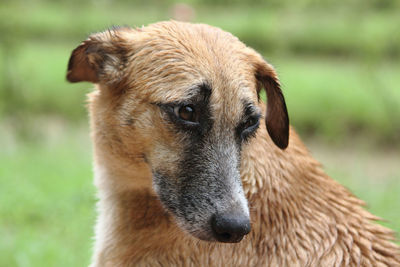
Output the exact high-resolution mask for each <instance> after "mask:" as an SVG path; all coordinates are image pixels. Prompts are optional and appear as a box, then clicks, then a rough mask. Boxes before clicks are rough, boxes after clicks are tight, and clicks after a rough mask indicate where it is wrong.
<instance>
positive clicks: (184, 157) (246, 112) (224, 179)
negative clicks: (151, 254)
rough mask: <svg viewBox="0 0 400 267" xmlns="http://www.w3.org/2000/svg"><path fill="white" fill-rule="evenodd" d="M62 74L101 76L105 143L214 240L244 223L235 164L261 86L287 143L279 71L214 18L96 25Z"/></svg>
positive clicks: (277, 137)
mask: <svg viewBox="0 0 400 267" xmlns="http://www.w3.org/2000/svg"><path fill="white" fill-rule="evenodd" d="M67 79H68V80H69V81H71V82H80V81H88V82H92V83H95V84H97V85H98V88H99V90H98V94H97V95H96V97H95V98H94V99H93V100H92V101H93V102H95V103H92V104H93V105H96V106H97V108H96V109H95V110H94V111H93V110H92V116H94V117H96V118H97V123H96V126H95V127H98V128H101V129H96V130H97V131H98V132H100V133H101V134H102V139H103V142H105V143H108V144H109V147H110V148H112V149H111V151H113V152H111V153H119V154H123V155H132V154H138V153H140V154H142V155H143V157H144V158H145V161H146V162H147V164H148V166H149V168H150V169H151V172H152V176H153V178H152V179H153V181H152V183H153V188H154V190H155V191H156V193H157V195H158V196H159V198H160V200H161V203H162V204H163V206H164V207H165V208H166V209H167V210H169V211H170V213H171V214H172V215H173V216H174V217H175V218H176V221H177V222H178V224H179V225H180V226H181V227H182V228H183V229H185V230H187V231H188V232H190V233H191V234H193V235H194V236H196V237H198V238H200V239H203V240H208V241H220V242H238V241H240V240H241V239H242V238H243V236H244V235H246V234H247V233H248V232H249V231H250V220H249V208H248V204H247V201H246V198H245V195H244V192H243V188H242V184H241V178H240V171H239V170H240V164H241V151H242V148H243V147H244V146H246V143H248V142H251V140H252V138H253V137H254V135H255V133H256V131H257V128H258V127H259V124H260V123H261V122H260V120H261V118H262V117H263V115H262V114H261V108H260V107H259V101H260V98H259V93H260V90H261V89H262V88H264V89H265V91H266V95H267V112H266V116H265V123H266V126H267V130H268V133H269V135H270V137H271V139H272V141H273V142H274V143H275V144H276V146H278V147H279V148H281V149H284V148H286V147H287V145H288V135H289V122H288V114H287V111H286V105H285V101H284V98H283V95H282V92H281V89H280V85H279V81H278V78H277V75H276V73H275V71H274V69H273V68H272V66H271V65H269V64H268V63H266V62H265V61H264V60H263V59H262V57H261V56H260V55H259V54H258V53H256V52H255V51H254V50H252V49H251V48H248V47H246V46H245V45H244V44H242V43H241V42H240V41H239V40H238V39H237V38H236V37H234V36H232V35H231V34H229V33H227V32H224V31H222V30H220V29H217V28H214V27H210V26H207V25H201V24H188V23H179V22H173V21H171V22H162V23H157V24H153V25H150V26H148V27H144V28H139V29H130V28H119V29H113V30H109V31H106V32H103V33H98V34H93V35H92V36H90V37H89V39H88V40H86V41H84V42H83V43H82V44H81V45H80V46H78V47H77V48H76V49H75V50H74V51H73V52H72V55H71V58H70V61H69V65H68V74H67ZM126 158H127V160H129V156H126Z"/></svg>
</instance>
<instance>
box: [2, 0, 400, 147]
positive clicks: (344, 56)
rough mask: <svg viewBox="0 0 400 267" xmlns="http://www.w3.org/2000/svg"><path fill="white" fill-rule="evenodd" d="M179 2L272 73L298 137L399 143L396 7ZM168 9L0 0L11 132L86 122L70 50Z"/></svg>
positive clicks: (387, 1)
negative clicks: (30, 122) (54, 119)
mask: <svg viewBox="0 0 400 267" xmlns="http://www.w3.org/2000/svg"><path fill="white" fill-rule="evenodd" d="M179 2H184V3H187V4H189V5H191V6H192V7H193V8H194V10H195V12H196V16H195V19H194V21H195V22H203V23H208V24H211V25H215V26H218V27H221V28H223V29H224V30H227V31H230V32H232V33H233V34H234V35H236V36H238V37H239V38H240V39H241V40H242V41H243V42H245V43H246V44H248V45H249V46H251V47H254V48H255V49H256V50H258V51H260V52H261V53H263V55H264V56H265V57H266V58H267V59H268V60H269V61H270V62H271V63H272V64H273V65H275V66H276V67H277V70H278V73H279V74H280V77H281V79H282V83H283V88H284V92H285V96H286V99H287V102H288V108H289V112H290V115H291V121H292V123H293V124H294V125H295V127H296V128H297V129H299V130H300V131H301V132H302V133H308V134H312V133H316V134H319V135H323V136H325V137H327V138H330V139H336V138H337V137H340V136H344V137H345V136H348V135H349V134H350V135H351V134H354V133H356V132H358V133H361V134H366V135H368V136H372V137H375V139H378V140H380V141H382V140H383V141H385V142H387V143H390V144H392V142H393V141H400V135H399V134H398V132H399V131H400V93H399V91H400V86H399V84H400V77H399V75H398V73H400V64H399V59H400V31H399V28H400V16H399V15H398V14H399V11H400V2H399V1H397V0H379V1H378V0H349V1H346V2H341V1H336V0H335V1H334V0H325V1H317V0H299V1H289V0H279V1H278V0H270V1H263V0H250V1H239V0H234V1H227V0H187V1H179ZM175 3H178V2H176V1H171V0H151V1H145V0H140V1H139V0H136V1H128V0H123V1H115V0H100V1H94V0H92V1H86V2H82V1H78V0H69V1H65V0H55V1H54V0H52V1H50V0H48V1H40V0H31V1H22V0H19V1H15V0H13V1H4V0H3V1H2V2H1V3H0V118H1V117H2V118H14V122H15V124H17V125H18V124H19V125H21V124H24V119H25V118H26V117H29V116H36V115H46V114H50V115H52V116H53V115H57V116H61V117H63V118H66V119H68V120H70V121H80V120H82V118H83V119H85V107H84V105H85V103H84V99H85V96H84V94H85V93H87V92H88V91H89V90H85V88H86V89H89V88H91V85H89V84H75V85H71V84H67V83H66V82H65V78H64V77H65V72H66V65H67V62H68V58H69V55H70V52H71V51H72V49H73V48H75V47H76V46H77V44H79V43H80V42H81V41H82V40H84V39H85V38H87V35H88V34H90V33H91V32H96V31H101V30H103V29H105V28H108V27H110V26H112V25H130V26H141V25H146V24H148V23H152V22H156V21H159V20H167V19H170V18H171V14H172V13H171V7H172V6H173V4H175ZM17 127H18V126H17ZM20 128H22V129H23V128H24V127H20ZM398 143H400V142H398Z"/></svg>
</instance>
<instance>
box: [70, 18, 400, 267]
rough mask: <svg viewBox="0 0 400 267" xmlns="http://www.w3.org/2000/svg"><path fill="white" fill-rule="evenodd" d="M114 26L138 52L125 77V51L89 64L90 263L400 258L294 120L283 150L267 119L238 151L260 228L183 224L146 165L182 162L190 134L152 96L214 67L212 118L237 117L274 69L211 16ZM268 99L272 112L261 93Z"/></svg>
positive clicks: (182, 89) (176, 94)
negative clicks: (196, 230) (209, 22)
mask: <svg viewBox="0 0 400 267" xmlns="http://www.w3.org/2000/svg"><path fill="white" fill-rule="evenodd" d="M109 34H111V35H112V36H111V38H114V39H115V38H117V39H118V40H119V42H120V43H123V46H124V47H125V49H127V50H128V51H130V53H129V58H128V60H126V59H125V61H124V63H123V64H125V65H124V68H126V69H128V72H127V73H125V74H124V75H123V74H122V73H120V71H121V70H120V69H119V67H118V64H116V62H118V61H119V60H121V59H119V58H118V55H115V56H113V57H112V58H111V61H112V64H109V65H107V66H108V68H109V69H108V73H112V75H111V76H107V77H106V76H104V77H102V76H95V75H93V73H89V76H90V77H89V79H91V81H92V82H93V81H94V82H96V83H98V84H99V85H97V87H98V88H97V89H98V90H96V91H94V92H93V93H91V94H90V96H89V103H90V104H89V107H90V116H91V128H92V138H93V141H94V157H95V184H96V186H97V188H98V190H99V203H98V210H99V218H98V222H97V226H96V246H95V253H94V256H93V263H92V266H168V265H170V266H400V249H399V247H398V246H397V245H395V244H394V243H392V242H391V241H392V240H393V239H394V236H393V233H392V231H390V230H388V229H386V228H384V227H383V226H380V225H379V224H376V223H374V222H373V221H376V220H377V219H378V218H377V217H375V216H373V215H371V214H370V213H369V212H367V211H366V210H364V209H363V207H362V206H363V202H362V201H361V200H359V199H357V198H356V197H354V196H353V195H352V194H351V193H350V192H349V191H348V190H347V189H345V188H344V187H343V186H341V185H339V184H338V183H337V182H335V181H334V180H332V179H331V178H330V177H328V176H327V175H326V174H325V173H324V172H323V170H322V168H321V166H320V164H319V163H318V162H317V161H316V160H314V159H313V158H312V157H311V155H310V154H309V152H308V150H307V148H306V147H305V146H304V145H303V143H302V142H301V141H300V139H299V137H298V136H297V134H296V133H295V131H294V130H293V128H291V129H290V140H289V146H288V148H287V149H286V150H281V149H279V148H278V147H277V146H276V145H275V144H274V143H273V142H272V140H271V138H270V136H269V134H268V133H267V129H266V127H265V125H264V124H263V123H262V124H261V127H260V129H259V130H258V131H257V134H256V137H255V138H253V139H252V140H251V141H250V142H249V143H248V144H246V145H244V147H243V151H242V160H241V177H242V183H243V188H244V191H245V193H246V197H247V199H248V202H249V206H250V212H251V226H252V231H251V233H250V234H249V235H247V236H246V237H245V238H244V239H243V240H242V241H241V242H240V243H237V244H222V243H211V242H205V241H200V240H198V239H196V238H194V237H192V236H191V235H189V234H187V233H185V232H184V231H183V230H181V229H180V228H179V227H178V226H177V225H176V223H175V222H174V219H173V218H172V217H171V216H170V215H169V214H168V213H167V212H166V211H165V210H164V208H163V207H162V206H161V203H160V201H159V200H158V198H157V196H156V193H155V192H154V191H153V189H152V175H151V170H150V168H149V164H151V166H154V165H156V164H158V162H164V163H163V164H165V166H166V168H167V166H168V168H171V171H173V168H175V166H176V162H177V161H178V160H179V157H178V156H177V155H179V154H180V151H181V149H182V147H181V142H180V141H181V140H180V138H182V137H180V136H175V135H174V134H172V132H171V131H170V127H172V126H168V125H165V123H164V122H163V120H162V115H161V114H160V111H159V109H158V108H157V107H156V106H155V105H153V104H150V103H152V102H153V103H154V102H157V101H165V100H168V101H175V100H182V98H185V97H187V90H186V88H188V86H190V85H191V84H193V83H194V82H196V81H200V80H201V79H202V78H204V77H206V78H207V79H208V80H210V81H212V87H213V88H215V89H216V90H215V91H213V94H212V96H211V97H212V99H211V104H212V107H213V110H214V113H215V114H216V115H215V116H216V118H215V121H216V122H217V123H218V122H221V123H222V122H223V121H226V122H227V123H230V122H232V123H233V122H235V121H237V120H238V116H239V113H238V109H239V107H240V99H241V97H243V96H247V97H248V98H250V99H253V100H254V101H255V102H256V101H257V90H256V89H257V88H258V87H259V86H260V85H259V82H258V81H257V80H256V78H255V76H254V72H255V71H256V69H257V68H258V67H257V66H258V65H263V68H264V71H266V72H268V73H269V75H270V76H271V77H273V78H274V79H277V78H276V74H275V72H274V71H273V69H272V67H271V66H270V65H268V64H267V63H265V62H264V61H263V60H262V59H261V57H260V56H259V55H258V54H257V53H255V52H254V51H253V50H251V49H250V48H247V47H245V46H244V45H243V44H242V43H240V42H239V41H238V40H237V39H236V38H235V37H233V36H232V35H230V34H228V33H225V32H223V31H221V30H218V29H216V28H212V27H209V26H206V25H191V24H185V23H178V22H165V23H159V24H155V25H151V26H149V27H146V28H141V29H137V30H130V29H123V30H122V31H119V33H115V32H114V33H109ZM193 36H197V37H198V38H193ZM95 38H97V39H99V38H100V39H101V38H104V40H105V41H106V40H109V38H110V36H108V37H104V36H102V35H97V37H95ZM104 40H103V41H104ZM176 40H179V42H177V41H176ZM87 42H90V40H89V41H87ZM107 49H109V48H107ZM111 50H112V49H111ZM78 52H79V51H78ZM114 52H115V51H114ZM114 52H113V51H109V52H108V53H114ZM79 53H81V52H79ZM115 53H116V52H115ZM78 56H83V54H79V55H78ZM130 62H134V64H131V63H130ZM254 63H255V64H254ZM71 64H72V63H71ZM96 64H97V63H96ZM96 64H94V65H96ZM265 64H266V65H265ZM72 65H73V64H72ZM94 65H93V64H92V66H94ZM238 66H241V67H240V68H238ZM83 72H84V71H83ZM83 72H82V70H80V71H79V73H83ZM79 73H78V76H77V77H78V78H77V79H78V80H79V79H81V80H82V77H84V76H85V74H83V75H82V76H79V75H80V74H79ZM70 75H73V74H70ZM102 79H103V80H105V79H107V81H103V82H102ZM110 80H111V82H110ZM259 107H260V109H262V110H263V111H264V112H265V110H266V106H265V105H264V104H263V103H261V102H260V104H259ZM130 118H131V119H132V120H134V121H135V127H131V126H130V124H129V119H130ZM171 151H172V152H173V153H172V152H171ZM174 154H175V156H174ZM144 155H147V156H148V157H147V158H145V157H144ZM165 162H167V163H165Z"/></svg>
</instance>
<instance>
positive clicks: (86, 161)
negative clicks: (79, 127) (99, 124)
mask: <svg viewBox="0 0 400 267" xmlns="http://www.w3.org/2000/svg"><path fill="white" fill-rule="evenodd" d="M7 131H8V130H7V129H4V128H3V129H2V136H1V137H2V138H1V140H2V141H1V147H2V153H0V218H1V222H0V235H1V236H2V238H1V239H0V254H1V257H0V266H21V267H22V266H84V265H88V260H89V255H90V253H91V236H92V225H93V221H94V202H95V197H94V196H95V195H94V189H93V186H92V172H91V155H90V146H89V138H88V137H87V136H86V135H84V136H82V134H80V133H79V134H77V133H76V131H70V130H68V129H67V128H65V127H61V128H55V127H52V128H51V129H50V128H47V129H46V130H45V131H46V132H50V131H51V134H50V135H49V134H48V133H46V134H45V135H44V136H43V135H42V134H44V133H43V132H42V133H39V132H38V133H36V136H37V138H35V139H33V140H30V141H26V140H25V141H21V140H15V138H14V137H13V136H14V133H12V132H8V136H6V135H5V134H4V133H5V132H7ZM42 138H43V139H42Z"/></svg>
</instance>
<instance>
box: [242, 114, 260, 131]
mask: <svg viewBox="0 0 400 267" xmlns="http://www.w3.org/2000/svg"><path fill="white" fill-rule="evenodd" d="M258 122H259V118H258V117H251V118H249V119H248V120H247V121H246V123H245V124H244V127H243V128H244V129H248V128H252V127H254V126H256V125H257V124H258Z"/></svg>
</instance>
